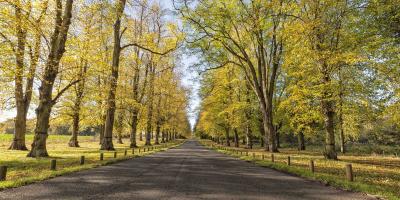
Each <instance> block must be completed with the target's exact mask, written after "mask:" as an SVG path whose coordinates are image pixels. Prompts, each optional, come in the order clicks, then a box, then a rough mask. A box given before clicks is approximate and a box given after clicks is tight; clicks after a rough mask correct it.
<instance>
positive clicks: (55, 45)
mask: <svg viewBox="0 0 400 200" xmlns="http://www.w3.org/2000/svg"><path fill="white" fill-rule="evenodd" d="M72 5H73V0H67V1H66V3H65V8H64V12H63V11H62V2H61V0H56V12H55V15H56V16H55V23H54V30H53V33H52V36H51V39H50V51H49V54H48V57H47V61H46V67H45V69H44V72H43V78H42V81H41V86H40V88H39V105H38V108H37V109H36V127H35V136H34V139H33V143H32V149H31V151H30V152H29V154H28V157H47V156H48V153H47V149H46V139H47V136H48V128H49V119H50V113H51V108H52V107H53V106H54V104H56V102H57V100H58V98H59V97H60V96H61V95H62V93H63V92H65V91H66V90H67V89H68V88H69V87H71V86H72V85H74V84H76V83H77V82H78V80H75V81H72V82H71V83H70V84H68V85H67V86H66V87H65V88H64V89H62V90H61V91H60V92H59V93H58V94H57V95H56V96H55V98H52V92H53V85H54V81H55V79H56V78H57V75H58V73H59V71H58V70H59V64H60V60H61V58H62V56H63V54H64V51H65V42H66V41H67V34H68V29H69V25H70V23H71V18H72Z"/></svg>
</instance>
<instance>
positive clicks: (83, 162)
mask: <svg viewBox="0 0 400 200" xmlns="http://www.w3.org/2000/svg"><path fill="white" fill-rule="evenodd" d="M80 164H81V165H84V164H85V156H81V162H80Z"/></svg>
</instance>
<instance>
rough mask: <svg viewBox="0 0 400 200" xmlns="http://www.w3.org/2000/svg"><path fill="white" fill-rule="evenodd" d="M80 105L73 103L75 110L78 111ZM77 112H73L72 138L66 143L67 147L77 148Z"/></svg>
mask: <svg viewBox="0 0 400 200" xmlns="http://www.w3.org/2000/svg"><path fill="white" fill-rule="evenodd" d="M79 107H80V103H78V102H76V103H75V108H74V109H77V110H79V109H80V108H79ZM79 118H80V117H79V111H78V112H77V111H74V116H73V122H72V136H71V139H70V140H69V142H68V146H69V147H79V143H78V134H79Z"/></svg>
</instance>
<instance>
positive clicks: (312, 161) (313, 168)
mask: <svg viewBox="0 0 400 200" xmlns="http://www.w3.org/2000/svg"><path fill="white" fill-rule="evenodd" d="M310 170H311V172H312V173H314V172H315V166H314V160H310Z"/></svg>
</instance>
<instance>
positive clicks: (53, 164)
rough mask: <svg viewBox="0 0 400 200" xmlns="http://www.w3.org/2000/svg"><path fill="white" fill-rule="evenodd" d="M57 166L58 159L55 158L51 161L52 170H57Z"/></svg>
mask: <svg viewBox="0 0 400 200" xmlns="http://www.w3.org/2000/svg"><path fill="white" fill-rule="evenodd" d="M56 168H57V160H55V159H53V160H51V162H50V170H53V171H54V170H56Z"/></svg>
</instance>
